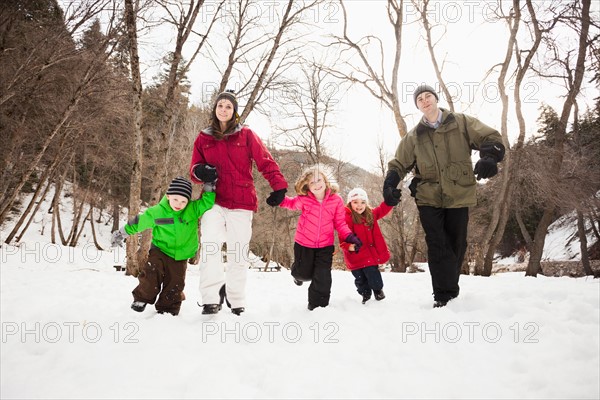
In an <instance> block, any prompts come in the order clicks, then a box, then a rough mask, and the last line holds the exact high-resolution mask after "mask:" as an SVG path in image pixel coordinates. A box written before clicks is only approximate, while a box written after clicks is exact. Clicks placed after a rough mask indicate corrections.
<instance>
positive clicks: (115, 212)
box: [110, 198, 121, 232]
mask: <svg viewBox="0 0 600 400" xmlns="http://www.w3.org/2000/svg"><path fill="white" fill-rule="evenodd" d="M120 217H121V209H120V207H119V202H118V201H117V199H116V198H114V199H113V204H112V219H113V221H112V226H111V228H110V231H111V232H114V231H116V230H118V229H119V218H120Z"/></svg>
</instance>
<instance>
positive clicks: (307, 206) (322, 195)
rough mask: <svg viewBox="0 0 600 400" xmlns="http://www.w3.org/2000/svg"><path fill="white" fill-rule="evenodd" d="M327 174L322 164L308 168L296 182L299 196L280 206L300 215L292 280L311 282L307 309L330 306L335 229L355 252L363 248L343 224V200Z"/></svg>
mask: <svg viewBox="0 0 600 400" xmlns="http://www.w3.org/2000/svg"><path fill="white" fill-rule="evenodd" d="M327 175H328V170H327V169H326V167H325V166H323V165H321V164H316V165H313V166H312V167H309V168H307V169H306V170H305V171H304V172H303V173H302V175H300V178H299V179H298V180H297V181H296V186H295V189H296V193H298V196H296V197H288V196H286V197H285V199H284V200H283V202H282V203H281V204H280V207H284V208H288V209H290V210H300V211H301V212H302V213H301V214H300V218H299V219H298V226H297V228H296V235H295V237H294V241H295V243H294V263H293V264H292V277H293V278H294V282H295V283H296V285H298V286H301V285H302V283H303V282H304V281H312V282H311V284H310V286H309V288H308V309H309V310H314V309H315V308H316V307H327V306H328V305H329V297H330V295H331V264H332V262H333V250H334V247H333V241H334V229H335V230H337V232H338V236H339V237H340V238H342V237H343V238H345V239H344V240H345V241H346V242H348V243H352V244H354V246H355V251H356V252H358V250H359V248H360V246H362V243H361V241H360V240H359V239H358V238H357V237H356V235H354V234H353V233H352V231H351V230H350V228H348V225H347V224H346V220H345V217H346V216H345V207H344V201H343V200H342V198H341V197H340V195H339V194H337V185H335V184H333V183H332V182H330V181H329V179H327Z"/></svg>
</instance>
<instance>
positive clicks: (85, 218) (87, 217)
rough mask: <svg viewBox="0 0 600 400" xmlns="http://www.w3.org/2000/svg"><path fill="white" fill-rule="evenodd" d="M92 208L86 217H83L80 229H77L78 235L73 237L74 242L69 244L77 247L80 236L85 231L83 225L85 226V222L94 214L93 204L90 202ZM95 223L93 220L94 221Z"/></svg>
mask: <svg viewBox="0 0 600 400" xmlns="http://www.w3.org/2000/svg"><path fill="white" fill-rule="evenodd" d="M89 206H90V209H89V210H88V212H87V214H86V215H85V217H84V218H83V222H81V226H80V227H79V229H78V230H77V235H76V236H75V237H74V238H73V240H72V242H71V243H70V244H69V246H71V247H75V246H77V242H79V237H80V236H81V234H82V233H83V227H84V226H85V222H86V221H87V220H88V219H90V218H91V215H92V205H91V204H89ZM92 223H93V221H92Z"/></svg>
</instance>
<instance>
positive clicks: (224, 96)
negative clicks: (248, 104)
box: [215, 89, 238, 117]
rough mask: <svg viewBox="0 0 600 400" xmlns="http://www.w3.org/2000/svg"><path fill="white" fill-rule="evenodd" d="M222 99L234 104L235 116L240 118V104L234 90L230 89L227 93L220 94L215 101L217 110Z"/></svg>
mask: <svg viewBox="0 0 600 400" xmlns="http://www.w3.org/2000/svg"><path fill="white" fill-rule="evenodd" d="M221 99H227V100H229V101H230V102H231V103H232V104H233V115H235V116H236V117H237V116H238V102H237V98H236V97H235V93H234V92H233V90H231V89H229V90H226V91H224V92H222V93H220V94H219V95H218V96H217V100H215V108H216V107H217V103H218V102H219V100H221Z"/></svg>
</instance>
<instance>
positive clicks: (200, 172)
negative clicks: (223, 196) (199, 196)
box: [194, 164, 217, 182]
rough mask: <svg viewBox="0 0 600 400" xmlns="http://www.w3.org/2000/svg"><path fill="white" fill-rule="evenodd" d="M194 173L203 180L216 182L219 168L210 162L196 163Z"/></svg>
mask: <svg viewBox="0 0 600 400" xmlns="http://www.w3.org/2000/svg"><path fill="white" fill-rule="evenodd" d="M194 175H195V176H196V178H197V179H199V180H201V181H202V182H214V181H216V180H217V168H216V167H213V166H212V165H210V164H196V165H195V166H194Z"/></svg>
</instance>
